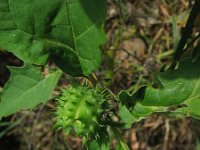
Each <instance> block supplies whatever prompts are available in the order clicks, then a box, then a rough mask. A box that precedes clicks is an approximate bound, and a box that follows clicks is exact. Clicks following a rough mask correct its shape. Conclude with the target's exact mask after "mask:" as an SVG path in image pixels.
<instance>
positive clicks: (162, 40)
mask: <svg viewBox="0 0 200 150" xmlns="http://www.w3.org/2000/svg"><path fill="white" fill-rule="evenodd" d="M193 3H194V1H193V0H152V1H150V0H123V1H122V0H121V1H120V0H108V10H107V18H106V23H105V31H106V34H107V43H106V44H105V45H104V46H102V50H103V61H102V62H103V63H102V66H101V68H100V69H99V70H98V71H97V72H96V75H97V77H98V78H99V80H100V81H101V82H102V83H104V84H105V85H106V86H107V87H109V88H110V89H111V90H112V91H113V93H117V92H119V91H120V90H121V89H126V90H127V89H128V90H129V91H134V90H136V89H137V88H138V87H140V86H141V85H144V84H147V85H148V84H151V83H152V81H153V79H154V75H155V73H156V72H159V71H165V70H166V69H168V68H169V65H170V62H171V61H172V58H173V53H174V50H175V49H176V47H177V44H178V41H179V39H180V35H181V32H182V29H183V27H184V26H185V23H186V21H187V18H188V15H189V12H190V10H191V7H192V4H193ZM196 31H198V28H195V29H194V31H193V32H194V33H193V35H195V34H196ZM22 64H23V63H22V62H21V61H20V60H19V59H18V58H16V57H15V56H13V55H12V54H11V53H8V52H6V51H3V50H0V91H1V89H2V87H3V86H4V85H5V83H6V81H7V80H8V78H9V76H10V73H9V71H8V69H7V68H6V66H8V65H11V66H21V65H22ZM52 68H55V65H54V64H53V63H52V62H50V63H49V67H48V68H43V69H42V71H43V73H44V74H48V72H49V70H50V69H52ZM70 79H71V77H70V76H68V75H65V76H63V77H62V79H61V80H60V83H59V86H58V88H57V89H56V90H55V92H54V94H55V95H58V92H59V89H60V88H61V87H66V86H67V85H68V84H69V83H70ZM54 103H55V101H54V100H52V101H50V102H49V103H48V104H43V105H40V106H38V107H37V108H36V109H34V110H33V111H28V110H27V111H21V112H18V113H16V114H15V115H12V116H10V117H8V118H4V119H3V120H2V121H1V122H0V150H53V149H55V150H82V149H85V148H83V146H82V140H81V139H79V138H77V137H72V136H67V135H65V134H63V133H62V132H61V131H56V130H55V129H54V127H53V123H54V118H55V116H54V114H53V111H54V110H55V104H54ZM121 134H122V135H123V136H124V138H125V140H126V142H127V143H128V145H129V147H130V148H131V150H200V121H198V120H195V119H192V118H185V119H178V118H170V117H168V116H164V115H157V114H154V115H151V116H150V117H149V118H147V119H145V120H143V121H141V122H139V123H136V124H134V125H133V126H132V128H131V129H127V130H122V131H121ZM115 146H116V141H115V140H113V142H112V143H111V149H113V150H114V149H115Z"/></svg>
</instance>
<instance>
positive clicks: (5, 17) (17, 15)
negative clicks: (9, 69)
mask: <svg viewBox="0 0 200 150" xmlns="http://www.w3.org/2000/svg"><path fill="white" fill-rule="evenodd" d="M105 9H106V0H92V1H91V0H40V1H39V0H20V1H19V0H1V1H0V18H1V21H0V48H2V49H6V50H8V51H10V52H12V53H14V54H15V55H16V56H18V57H19V58H21V59H22V60H24V61H25V62H28V63H33V64H46V63H47V61H48V59H49V58H52V59H53V60H54V61H55V63H56V64H57V65H58V66H59V67H60V68H61V69H62V70H63V71H65V72H66V73H68V74H70V75H74V76H81V75H87V74H90V73H91V72H92V71H94V70H95V69H97V68H98V67H99V65H100V63H101V52H100V49H99V45H101V44H103V43H104V42H105V33H104V31H103V28H102V27H103V22H104V19H105V12H106V11H105Z"/></svg>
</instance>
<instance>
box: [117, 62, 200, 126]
mask: <svg viewBox="0 0 200 150" xmlns="http://www.w3.org/2000/svg"><path fill="white" fill-rule="evenodd" d="M199 66H200V59H197V60H196V61H193V60H192V59H191V58H188V59H185V60H183V61H182V62H180V64H179V67H178V69H176V70H171V71H167V72H164V73H159V74H158V76H157V78H156V82H155V84H154V86H148V87H142V88H140V89H139V90H138V91H137V92H136V93H134V94H133V95H129V94H128V93H127V92H125V91H122V92H121V93H120V94H119V100H120V102H121V105H122V106H123V107H121V109H120V113H119V114H120V117H121V118H122V120H123V121H124V122H125V123H126V124H128V125H130V124H131V123H133V122H136V121H140V120H141V119H143V118H145V117H147V116H149V115H150V114H152V113H154V112H171V113H176V114H177V116H178V115H180V114H181V115H182V116H192V117H195V118H198V119H200V111H199V106H200V98H199V97H200V69H199ZM179 104H182V105H181V108H180V106H178V105H179ZM171 106H175V107H174V109H175V108H178V109H176V110H175V111H170V109H168V108H169V107H171ZM177 106H178V107H177ZM129 113H130V114H131V115H132V117H127V116H130V114H129ZM181 115H180V116H181Z"/></svg>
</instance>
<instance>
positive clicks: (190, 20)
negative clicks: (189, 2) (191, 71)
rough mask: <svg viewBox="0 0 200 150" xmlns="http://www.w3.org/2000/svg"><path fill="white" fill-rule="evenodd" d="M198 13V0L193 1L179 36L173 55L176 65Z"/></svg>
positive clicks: (199, 0) (199, 8) (199, 7)
mask: <svg viewBox="0 0 200 150" xmlns="http://www.w3.org/2000/svg"><path fill="white" fill-rule="evenodd" d="M199 12H200V0H195V4H194V6H193V8H192V10H191V13H190V16H189V18H188V21H187V23H186V27H185V29H184V31H183V35H182V36H181V40H180V41H179V44H178V47H177V49H176V52H175V55H174V61H175V62H174V63H176V62H177V61H178V60H179V59H180V57H181V55H182V54H183V52H184V47H185V45H186V43H187V39H188V37H189V35H190V34H191V33H192V28H193V26H194V22H195V20H196V18H197V16H198V14H199Z"/></svg>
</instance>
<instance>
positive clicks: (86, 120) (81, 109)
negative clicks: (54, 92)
mask: <svg viewBox="0 0 200 150" xmlns="http://www.w3.org/2000/svg"><path fill="white" fill-rule="evenodd" d="M104 102H105V98H104V94H103V93H102V92H100V90H99V89H98V88H89V87H86V86H80V85H79V86H78V85H77V86H70V87H69V88H67V89H64V90H63V91H62V94H61V96H60V97H59V98H58V99H57V110H56V124H55V125H56V127H57V128H58V129H63V130H64V131H65V132H66V133H67V134H74V133H75V134H76V135H78V136H80V137H83V138H86V139H88V137H90V138H93V137H94V138H98V136H99V133H98V132H99V130H100V129H103V128H105V126H104V125H103V123H102V121H101V116H102V113H103V109H102V104H103V103H104Z"/></svg>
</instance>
